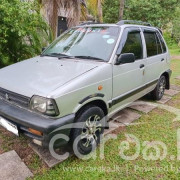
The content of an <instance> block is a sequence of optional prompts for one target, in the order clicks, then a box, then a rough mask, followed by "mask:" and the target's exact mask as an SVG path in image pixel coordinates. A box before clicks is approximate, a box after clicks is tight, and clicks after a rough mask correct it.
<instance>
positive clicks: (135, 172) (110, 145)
mask: <svg viewBox="0 0 180 180" xmlns="http://www.w3.org/2000/svg"><path fill="white" fill-rule="evenodd" d="M172 70H173V75H172V83H173V84H177V85H180V81H178V80H176V79H175V77H176V76H178V75H180V60H172ZM168 104H169V105H172V106H174V107H177V108H180V94H178V95H176V96H174V98H173V99H172V100H171V101H170V102H169V103H168ZM175 117H176V116H175V115H174V114H172V113H170V112H168V111H165V110H162V109H159V108H157V109H155V110H153V111H152V112H151V113H149V114H142V117H141V118H140V119H139V120H138V122H139V123H143V124H139V125H136V126H128V127H126V128H124V129H123V130H122V128H121V129H120V130H119V131H116V132H115V133H116V134H117V139H115V140H109V141H107V142H106V145H105V158H104V159H103V160H102V159H100V157H99V149H98V150H97V158H96V159H95V160H94V159H89V160H86V161H84V160H79V159H77V158H75V157H72V158H69V159H68V160H67V161H65V162H63V163H62V164H59V165H57V166H56V167H54V168H52V169H51V170H45V171H44V172H43V173H40V174H36V175H35V177H34V179H54V180H55V179H179V178H180V161H178V160H177V130H178V128H179V127H180V121H179V122H173V119H174V118H175ZM125 134H133V135H134V136H135V137H137V138H138V139H139V141H140V154H139V156H138V157H137V158H136V159H135V160H124V159H122V157H121V156H120V155H119V151H120V144H121V142H122V141H124V140H126V136H125ZM145 141H148V143H149V144H151V142H152V141H161V142H163V143H164V144H165V145H166V147H167V156H166V157H165V158H164V159H162V160H160V159H158V160H145V158H144V156H143V152H144V151H145V146H143V145H144V143H145ZM160 151H161V154H162V152H163V149H162V148H160ZM134 152H135V144H134V143H132V144H130V148H129V149H128V150H126V151H125V154H126V155H133V154H134ZM147 153H148V154H149V153H155V152H154V150H153V149H149V151H148V152H147Z"/></svg>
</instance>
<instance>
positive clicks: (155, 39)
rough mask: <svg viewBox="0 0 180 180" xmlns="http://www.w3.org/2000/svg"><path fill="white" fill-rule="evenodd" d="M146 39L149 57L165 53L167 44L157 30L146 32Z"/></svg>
mask: <svg viewBox="0 0 180 180" xmlns="http://www.w3.org/2000/svg"><path fill="white" fill-rule="evenodd" d="M144 37H145V41H146V49H147V57H151V56H155V55H158V54H162V53H165V52H166V51H167V50H166V45H165V43H164V40H163V38H162V36H161V35H160V34H159V33H158V32H157V33H156V32H148V31H147V32H146V31H145V32H144Z"/></svg>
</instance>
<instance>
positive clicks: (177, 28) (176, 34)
mask: <svg viewBox="0 0 180 180" xmlns="http://www.w3.org/2000/svg"><path fill="white" fill-rule="evenodd" d="M179 22H180V7H177V8H176V11H175V14H174V18H173V20H172V25H173V28H172V36H173V38H174V39H175V40H176V41H177V42H180V23H179Z"/></svg>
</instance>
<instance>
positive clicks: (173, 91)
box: [165, 89, 180, 96]
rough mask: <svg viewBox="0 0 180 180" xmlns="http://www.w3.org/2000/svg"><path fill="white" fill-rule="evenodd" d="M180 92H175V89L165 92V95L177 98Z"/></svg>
mask: <svg viewBox="0 0 180 180" xmlns="http://www.w3.org/2000/svg"><path fill="white" fill-rule="evenodd" d="M179 92H180V91H177V90H173V89H169V90H165V94H166V95H169V96H175V95H176V94H178V93H179Z"/></svg>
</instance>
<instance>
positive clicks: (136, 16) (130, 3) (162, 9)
mask: <svg viewBox="0 0 180 180" xmlns="http://www.w3.org/2000/svg"><path fill="white" fill-rule="evenodd" d="M119 4H120V3H119V0H113V1H112V0H105V2H104V7H103V11H104V12H103V13H104V21H105V22H109V23H112V22H117V21H118V19H119V18H118V15H119V6H120V5H119ZM177 6H179V0H138V1H137V0H126V1H125V8H124V18H123V19H131V20H140V21H148V22H150V23H152V25H154V26H158V27H165V26H166V24H167V23H168V22H170V21H171V20H172V19H173V18H174V11H175V9H176V7H177Z"/></svg>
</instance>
